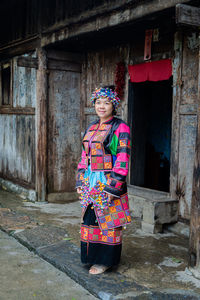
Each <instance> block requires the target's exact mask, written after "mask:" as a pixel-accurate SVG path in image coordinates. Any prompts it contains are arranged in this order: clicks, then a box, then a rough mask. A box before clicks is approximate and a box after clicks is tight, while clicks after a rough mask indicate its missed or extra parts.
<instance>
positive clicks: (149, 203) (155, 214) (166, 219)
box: [128, 186, 178, 233]
mask: <svg viewBox="0 0 200 300" xmlns="http://www.w3.org/2000/svg"><path fill="white" fill-rule="evenodd" d="M128 193H129V204H130V209H131V211H133V215H134V216H135V217H139V218H141V219H142V230H143V231H145V232H149V233H158V232H162V230H163V225H164V224H170V223H175V222H177V220H178V200H177V199H172V198H171V197H170V195H169V194H168V193H165V192H160V191H154V190H150V189H145V188H138V187H133V186H128Z"/></svg>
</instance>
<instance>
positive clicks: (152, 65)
mask: <svg viewBox="0 0 200 300" xmlns="http://www.w3.org/2000/svg"><path fill="white" fill-rule="evenodd" d="M128 72H129V75H130V79H131V82H144V81H161V80H168V79H169V78H170V77H171V76H172V62H171V59H162V60H158V61H153V62H146V63H143V64H139V65H133V66H132V65H129V66H128Z"/></svg>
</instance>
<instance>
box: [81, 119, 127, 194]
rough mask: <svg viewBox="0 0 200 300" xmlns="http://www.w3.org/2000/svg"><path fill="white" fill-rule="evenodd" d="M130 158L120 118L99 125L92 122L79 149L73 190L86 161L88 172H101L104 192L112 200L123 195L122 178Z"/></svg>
mask: <svg viewBox="0 0 200 300" xmlns="http://www.w3.org/2000/svg"><path fill="white" fill-rule="evenodd" d="M129 156H130V128H129V127H128V125H127V124H126V123H125V122H124V121H122V120H121V119H118V118H115V117H112V118H111V119H110V120H108V121H106V122H105V123H103V124H101V125H99V120H98V121H96V122H94V123H92V124H91V125H90V126H89V127H88V129H87V130H86V133H85V135H84V137H83V150H82V155H81V160H80V162H79V164H78V175H77V182H76V187H80V186H81V185H82V179H83V175H84V172H85V169H87V167H88V161H89V159H90V164H91V169H92V171H104V174H105V175H108V174H110V176H108V177H109V178H108V180H107V184H106V186H105V188H104V191H105V192H107V193H109V194H112V195H114V196H116V197H120V196H121V195H123V194H124V193H126V192H127V186H126V182H125V180H126V176H127V174H128V160H129Z"/></svg>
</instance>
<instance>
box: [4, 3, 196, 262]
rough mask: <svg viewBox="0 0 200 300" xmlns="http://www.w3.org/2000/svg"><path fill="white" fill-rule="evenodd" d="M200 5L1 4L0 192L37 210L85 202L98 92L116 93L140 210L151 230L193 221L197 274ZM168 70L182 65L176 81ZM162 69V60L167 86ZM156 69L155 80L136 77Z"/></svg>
mask: <svg viewBox="0 0 200 300" xmlns="http://www.w3.org/2000/svg"><path fill="white" fill-rule="evenodd" d="M199 6H200V5H199V1H188V0H185V1H179V0H168V1H159V0H149V1H147V0H146V1H145V0H144V1H139V0H126V1H122V0H118V1H116V0H109V1H108V0H107V1H106V0H104V1H102V0H101V1H99V0H87V1H80V0H73V1H71V0H51V1H47V0H43V1H39V0H29V1H28V0H21V1H20V2H19V1H17V0H7V1H5V0H2V1H1V3H0V16H1V17H0V25H1V34H0V141H1V143H0V184H1V186H2V187H6V188H7V189H11V190H13V191H15V192H18V193H21V194H23V195H24V197H28V198H29V199H31V200H34V201H35V200H36V201H49V202H60V201H65V202H67V201H69V200H72V199H75V198H76V197H77V195H76V192H75V189H74V184H75V173H76V167H77V162H78V159H79V156H80V151H81V144H80V140H81V134H82V133H83V132H84V130H85V128H86V126H87V125H88V124H89V123H90V122H91V121H92V120H93V119H94V117H95V116H94V110H93V108H92V107H91V106H90V104H89V98H90V95H91V92H92V91H93V90H94V89H95V88H96V87H99V86H103V85H113V84H115V85H116V84H117V85H118V88H119V89H121V92H122V94H123V96H122V105H121V108H120V111H119V115H120V116H121V117H122V118H123V119H124V120H125V121H127V122H128V124H129V125H130V127H131V132H132V156H131V168H130V174H129V194H130V204H131V207H133V208H134V210H135V215H136V216H138V217H143V229H144V230H152V231H153V232H154V231H156V230H161V227H162V225H163V224H164V223H169V222H176V221H178V220H182V221H183V222H187V223H189V222H190V220H191V224H192V226H191V235H190V237H191V239H190V257H191V264H192V265H193V266H196V265H198V264H199V260H200V257H199V256H200V254H199V251H200V247H199V240H200V232H199V226H200V211H199V203H200V196H199V195H200V194H199V152H198V149H199V147H200V146H199V145H200V144H199V135H200V132H199V130H200V129H199V128H200V122H199V121H198V120H199V117H198V114H199V101H200V99H199V95H200V90H199V85H200V75H199V74H200V72H199V70H200V61H199V55H200V52H199V51H200V50H199V26H200V8H199ZM163 61H165V62H168V64H171V66H172V72H171V74H170V75H169V76H168V77H167V78H165V75H166V73H167V72H170V71H169V68H168V69H167V68H165V67H163V69H162V62H163ZM155 62H161V66H160V67H158V69H159V71H158V73H159V74H161V75H159V76H161V77H160V79H159V80H158V81H157V80H156V81H154V79H155V78H154V75H152V72H153V73H154V71H155V70H157V69H156V67H155V64H154V63H155ZM147 64H148V68H149V70H150V71H147V73H148V74H147V77H148V76H150V77H151V76H153V77H152V78H153V79H149V78H150V77H148V79H138V78H139V77H140V75H141V74H143V73H144V70H146V67H147ZM120 66H121V67H120ZM135 66H137V67H136V68H134V67H135ZM132 67H133V70H134V72H136V73H134V76H135V74H136V77H137V79H134V78H133V79H132V74H131V69H132ZM149 74H150V75H149ZM156 74H157V73H156ZM120 76H121V77H120ZM156 76H158V74H157V75H155V77H156ZM163 76H164V77H163ZM116 78H118V83H116ZM120 78H122V79H121V81H120ZM146 80H147V81H146ZM123 81H124V83H123ZM195 147H196V154H195ZM194 162H195V164H194ZM193 181H194V182H195V184H194V185H193ZM197 183H198V184H197Z"/></svg>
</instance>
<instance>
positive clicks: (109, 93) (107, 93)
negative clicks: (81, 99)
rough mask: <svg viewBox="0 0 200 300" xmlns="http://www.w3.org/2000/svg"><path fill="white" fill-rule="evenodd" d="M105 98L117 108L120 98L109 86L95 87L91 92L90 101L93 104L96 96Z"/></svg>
mask: <svg viewBox="0 0 200 300" xmlns="http://www.w3.org/2000/svg"><path fill="white" fill-rule="evenodd" d="M101 97H103V98H107V99H108V100H109V101H110V102H112V104H113V106H114V109H117V106H118V105H119V102H120V99H119V97H118V96H117V93H116V92H115V91H113V90H111V89H110V88H100V89H96V90H95V91H94V92H93V93H92V97H91V98H90V101H91V102H92V103H93V104H94V103H95V100H97V99H98V98H101Z"/></svg>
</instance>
